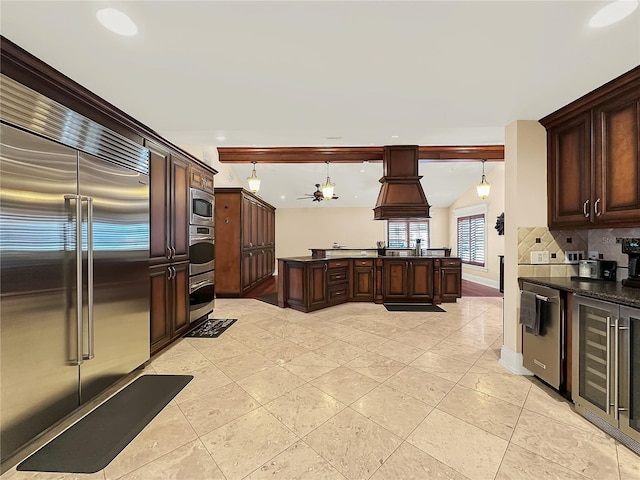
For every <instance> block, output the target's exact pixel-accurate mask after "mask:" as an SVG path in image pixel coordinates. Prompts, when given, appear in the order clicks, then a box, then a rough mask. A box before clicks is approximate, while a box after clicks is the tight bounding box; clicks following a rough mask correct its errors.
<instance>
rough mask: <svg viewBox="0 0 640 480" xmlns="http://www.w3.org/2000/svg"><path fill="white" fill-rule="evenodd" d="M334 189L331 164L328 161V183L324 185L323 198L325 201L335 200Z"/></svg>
mask: <svg viewBox="0 0 640 480" xmlns="http://www.w3.org/2000/svg"><path fill="white" fill-rule="evenodd" d="M334 188H335V185H334V184H333V183H331V179H330V178H329V162H328V161H327V181H326V183H325V184H324V185H322V196H323V197H324V199H325V200H331V199H332V198H333V189H334Z"/></svg>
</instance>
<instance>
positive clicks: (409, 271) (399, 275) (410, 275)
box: [383, 259, 433, 302]
mask: <svg viewBox="0 0 640 480" xmlns="http://www.w3.org/2000/svg"><path fill="white" fill-rule="evenodd" d="M383 297H384V301H385V302H388V301H405V302H431V300H432V299H433V260H431V259H407V260H390V259H385V260H384V291H383Z"/></svg>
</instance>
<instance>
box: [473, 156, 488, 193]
mask: <svg viewBox="0 0 640 480" xmlns="http://www.w3.org/2000/svg"><path fill="white" fill-rule="evenodd" d="M485 161H486V160H482V180H480V183H479V184H477V185H476V191H477V192H478V196H479V197H480V198H482V199H483V200H484V199H485V198H487V197H488V196H489V192H490V191H491V184H490V183H489V182H487V178H486V177H485V175H484V162H485Z"/></svg>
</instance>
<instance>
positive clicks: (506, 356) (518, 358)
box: [498, 345, 533, 375]
mask: <svg viewBox="0 0 640 480" xmlns="http://www.w3.org/2000/svg"><path fill="white" fill-rule="evenodd" d="M498 363H499V364H500V365H502V366H503V367H504V368H506V369H507V370H509V371H510V372H511V373H514V374H516V375H533V372H531V371H530V370H528V369H526V368H524V366H523V365H522V353H518V352H514V351H513V350H511V349H510V348H508V347H506V346H504V345H503V346H502V349H501V350H500V360H498Z"/></svg>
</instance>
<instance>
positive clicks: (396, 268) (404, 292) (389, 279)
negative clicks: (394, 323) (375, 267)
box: [382, 259, 409, 302]
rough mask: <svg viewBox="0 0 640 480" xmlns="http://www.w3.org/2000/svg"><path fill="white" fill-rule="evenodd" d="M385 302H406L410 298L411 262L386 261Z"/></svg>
mask: <svg viewBox="0 0 640 480" xmlns="http://www.w3.org/2000/svg"><path fill="white" fill-rule="evenodd" d="M382 295H383V298H384V301H385V302H386V301H393V300H406V299H407V298H408V297H409V261H408V260H387V259H385V260H384V289H383V294H382Z"/></svg>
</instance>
